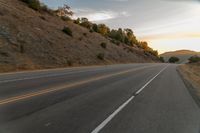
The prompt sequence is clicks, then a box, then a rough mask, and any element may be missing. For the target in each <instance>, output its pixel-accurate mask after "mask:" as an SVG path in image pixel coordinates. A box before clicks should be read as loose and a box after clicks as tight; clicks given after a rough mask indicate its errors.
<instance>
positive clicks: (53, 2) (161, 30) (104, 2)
mask: <svg viewBox="0 0 200 133" xmlns="http://www.w3.org/2000/svg"><path fill="white" fill-rule="evenodd" d="M41 1H42V2H44V3H45V4H47V5H48V6H49V7H51V8H54V9H55V8H57V7H58V6H62V5H63V4H64V3H66V4H68V5H69V6H70V7H71V8H72V10H73V11H74V12H75V16H74V17H87V18H88V19H89V20H90V21H93V22H95V23H105V24H107V25H108V26H109V27H111V28H118V27H121V28H131V29H133V31H134V32H135V34H136V36H137V37H138V39H139V40H143V41H147V42H148V43H149V45H150V46H151V47H153V48H154V49H157V50H158V51H159V53H163V52H166V51H173V50H179V49H189V50H195V51H200V1H199V0H41Z"/></svg>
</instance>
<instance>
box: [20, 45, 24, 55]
mask: <svg viewBox="0 0 200 133" xmlns="http://www.w3.org/2000/svg"><path fill="white" fill-rule="evenodd" d="M19 48H20V53H22V54H23V53H24V51H25V50H24V45H20V47H19Z"/></svg>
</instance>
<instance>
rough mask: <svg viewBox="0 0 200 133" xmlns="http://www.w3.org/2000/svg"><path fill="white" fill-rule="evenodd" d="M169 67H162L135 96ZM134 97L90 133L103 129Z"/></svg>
mask: <svg viewBox="0 0 200 133" xmlns="http://www.w3.org/2000/svg"><path fill="white" fill-rule="evenodd" d="M168 66H169V65H167V66H166V67H164V68H163V69H162V70H161V71H160V72H159V73H158V74H156V76H154V77H153V78H152V79H150V80H149V81H148V82H147V83H146V84H145V85H144V86H143V87H142V88H141V89H139V90H138V91H137V92H136V94H139V93H140V92H141V91H142V90H143V89H144V88H145V87H146V86H147V85H148V84H149V83H151V82H152V81H153V80H154V79H155V78H156V77H157V76H158V75H159V74H161V73H162V72H163V71H164V70H165V69H166V68H167V67H168ZM133 98H135V96H131V97H130V98H129V99H128V100H127V101H126V102H125V103H123V104H122V105H121V106H120V107H118V108H117V110H115V111H114V112H113V113H112V114H111V115H109V116H108V117H107V118H106V119H105V120H104V121H103V122H102V123H101V124H100V125H98V126H97V127H96V128H95V129H94V130H93V131H92V132H91V133H98V132H99V131H101V129H103V128H104V127H105V126H106V125H107V124H108V123H109V122H110V121H111V120H112V119H113V118H114V117H115V116H116V115H117V114H118V113H119V112H120V111H121V110H122V109H123V108H124V107H125V106H126V105H127V104H128V103H129V102H131V100H133Z"/></svg>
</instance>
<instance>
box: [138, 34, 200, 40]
mask: <svg viewBox="0 0 200 133" xmlns="http://www.w3.org/2000/svg"><path fill="white" fill-rule="evenodd" d="M186 38H187V39H188V38H200V33H174V34H171V33H169V34H167V33H165V34H154V35H148V36H143V37H141V38H140V39H141V40H161V39H162V40H166V39H186Z"/></svg>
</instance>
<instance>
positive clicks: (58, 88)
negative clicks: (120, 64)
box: [0, 66, 154, 105]
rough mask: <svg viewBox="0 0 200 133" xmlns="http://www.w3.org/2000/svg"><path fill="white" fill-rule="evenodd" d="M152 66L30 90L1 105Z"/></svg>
mask: <svg viewBox="0 0 200 133" xmlns="http://www.w3.org/2000/svg"><path fill="white" fill-rule="evenodd" d="M150 67H154V66H145V67H140V68H133V69H129V70H125V71H120V72H117V73H112V74H108V75H103V76H99V77H95V78H94V77H93V78H90V79H87V80H83V81H78V82H75V83H71V84H67V85H63V86H58V87H53V88H47V89H44V90H40V91H36V92H30V93H27V94H22V95H19V96H13V97H9V98H5V99H1V100H0V105H4V104H8V103H12V102H16V101H19V100H23V99H27V98H32V97H36V96H40V95H44V94H47V93H51V92H56V91H59V90H64V89H67V88H70V87H74V86H78V85H82V84H86V83H89V82H93V81H97V80H101V79H105V78H109V77H112V76H117V75H121V74H125V73H129V72H133V71H137V70H142V69H145V68H150Z"/></svg>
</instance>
